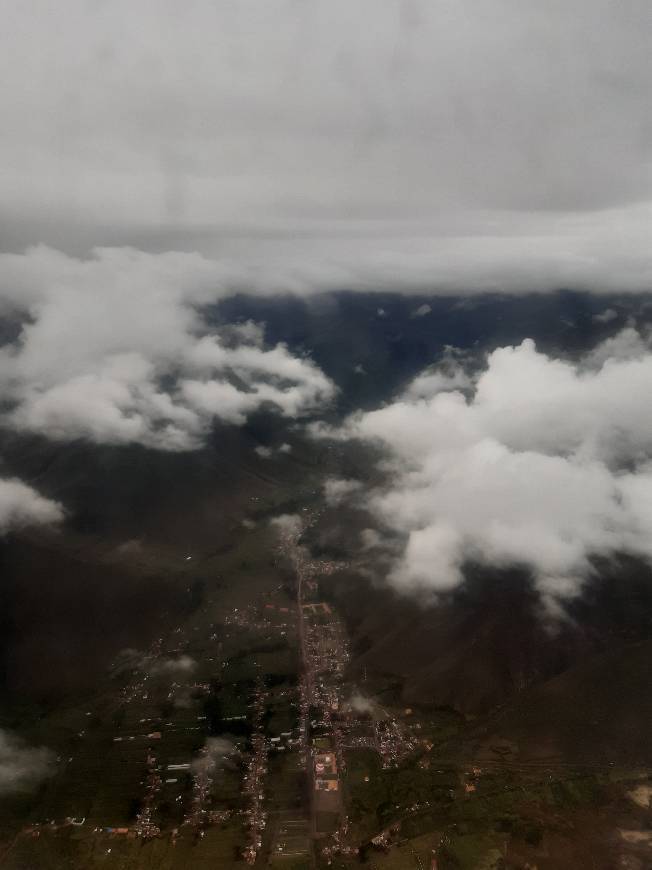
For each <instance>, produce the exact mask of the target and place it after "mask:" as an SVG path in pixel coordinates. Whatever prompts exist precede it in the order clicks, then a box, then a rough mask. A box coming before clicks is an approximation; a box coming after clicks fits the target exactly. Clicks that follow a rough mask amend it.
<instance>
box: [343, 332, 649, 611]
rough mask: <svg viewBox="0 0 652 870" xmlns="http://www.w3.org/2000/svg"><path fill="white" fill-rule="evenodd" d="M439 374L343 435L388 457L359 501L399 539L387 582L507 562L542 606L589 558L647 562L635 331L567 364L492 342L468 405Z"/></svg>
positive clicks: (643, 350) (641, 370) (411, 582)
mask: <svg viewBox="0 0 652 870" xmlns="http://www.w3.org/2000/svg"><path fill="white" fill-rule="evenodd" d="M428 377H430V378H431V379H432V378H433V377H434V375H432V374H431V375H429V376H428ZM460 377H461V376H460ZM419 380H420V381H421V382H422V383H423V381H424V379H423V378H421V379H419ZM448 380H449V382H450V385H449V390H444V391H441V390H440V391H435V392H431V393H430V394H428V393H427V392H426V393H424V391H422V390H415V388H414V385H412V387H411V388H410V389H408V391H407V392H406V394H405V396H403V397H402V398H400V399H399V400H398V401H396V402H395V403H393V404H391V405H389V406H387V407H384V408H382V409H380V410H377V411H373V412H370V413H365V414H358V415H356V416H354V417H353V418H351V419H350V420H349V422H348V424H347V426H346V429H345V434H348V435H353V436H355V437H361V438H365V439H372V440H376V441H379V442H380V443H382V444H383V445H385V446H386V447H388V448H389V449H390V451H391V455H392V456H393V464H392V470H393V477H392V485H391V486H390V487H389V488H388V489H386V490H384V491H377V492H375V493H374V494H373V497H372V499H371V505H372V509H373V510H374V511H375V512H376V514H377V516H378V517H379V518H380V519H381V520H382V521H383V522H384V523H385V524H386V525H387V526H388V527H390V528H392V529H393V530H395V531H397V532H399V533H400V534H401V535H402V536H404V540H405V547H404V551H403V553H402V555H401V557H400V558H399V559H398V561H397V562H396V563H395V565H394V568H393V571H392V574H391V577H392V580H393V581H394V582H395V583H396V584H397V585H399V586H400V587H402V588H413V589H418V588H423V589H429V590H434V591H436V592H442V591H446V590H450V589H452V588H454V587H456V586H457V585H459V584H460V583H461V582H462V581H463V565H464V563H465V562H466V561H468V560H477V561H480V562H482V563H485V564H488V565H493V566H508V565H514V564H517V565H523V566H526V567H528V568H530V569H531V570H532V572H533V573H534V575H535V578H536V582H537V584H538V586H539V588H540V589H541V591H542V593H543V594H544V596H546V598H547V600H548V602H549V603H551V602H553V601H554V600H556V599H558V598H559V597H560V596H561V597H563V596H565V595H570V594H573V593H574V592H576V591H577V590H578V589H579V588H580V586H581V584H582V582H583V581H584V580H585V578H586V577H587V575H588V574H590V571H591V561H590V560H591V556H593V555H604V556H608V555H610V554H613V553H616V552H619V551H626V552H630V553H634V554H637V555H640V556H643V557H644V558H647V559H650V560H652V537H651V536H650V530H651V529H652V407H651V406H650V402H649V390H650V384H651V383H652V352H651V351H650V349H649V348H648V346H647V343H646V342H645V341H644V339H643V338H642V337H641V336H640V335H638V334H637V333H636V332H635V331H634V330H631V329H628V330H625V331H624V332H623V333H621V334H620V335H618V336H617V337H615V338H614V339H612V340H610V341H609V342H607V343H605V345H604V346H602V347H600V348H598V349H597V350H596V351H595V352H594V353H593V354H591V355H590V356H589V357H587V358H586V359H585V360H583V361H582V362H581V363H579V364H574V363H570V362H567V361H563V360H559V359H552V358H550V357H548V356H546V355H544V354H542V353H539V352H538V351H537V350H536V348H535V345H534V343H533V342H532V341H531V340H526V341H524V342H523V343H522V344H521V345H519V346H518V347H504V348H499V349H497V350H495V351H494V352H493V353H491V354H490V355H489V357H488V359H487V364H486V368H485V369H484V370H483V371H481V372H480V373H479V374H478V375H477V377H476V379H475V383H474V386H473V388H472V392H471V395H470V397H468V398H467V395H468V394H467V395H465V394H463V393H461V392H459V390H457V389H455V387H456V386H457V379H456V378H455V377H454V376H450V377H449V378H448ZM417 383H418V381H417ZM442 383H443V379H442ZM439 386H440V387H441V384H440V385H439Z"/></svg>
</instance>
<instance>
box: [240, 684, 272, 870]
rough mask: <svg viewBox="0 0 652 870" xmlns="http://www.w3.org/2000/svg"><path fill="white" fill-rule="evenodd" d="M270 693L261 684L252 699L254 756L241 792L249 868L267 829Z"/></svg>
mask: <svg viewBox="0 0 652 870" xmlns="http://www.w3.org/2000/svg"><path fill="white" fill-rule="evenodd" d="M267 694H268V693H267V691H266V689H265V687H264V685H263V683H262V681H260V682H259V684H258V686H257V688H256V690H255V692H254V698H253V734H252V737H251V743H252V747H253V753H252V755H251V757H250V759H249V760H248V762H247V765H246V769H245V774H244V778H243V781H242V788H243V792H244V794H245V795H246V796H247V798H248V801H249V806H248V807H247V809H246V810H245V818H246V820H247V828H248V839H247V844H246V846H245V848H244V850H243V853H242V854H243V857H244V859H245V861H246V862H247V864H254V863H255V861H256V857H257V855H258V852H259V850H260V847H261V846H262V844H263V831H264V830H265V827H266V825H267V812H266V810H265V790H264V780H265V776H266V774H267V740H266V738H265V734H264V728H263V714H264V712H265V706H266V704H267Z"/></svg>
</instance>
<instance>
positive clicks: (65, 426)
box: [0, 248, 333, 450]
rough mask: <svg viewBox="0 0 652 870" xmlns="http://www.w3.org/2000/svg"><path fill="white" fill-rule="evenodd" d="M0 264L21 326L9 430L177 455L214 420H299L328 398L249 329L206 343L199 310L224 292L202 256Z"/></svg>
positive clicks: (0, 362)
mask: <svg viewBox="0 0 652 870" xmlns="http://www.w3.org/2000/svg"><path fill="white" fill-rule="evenodd" d="M0 260H1V262H0V275H1V277H0V307H1V308H2V309H4V312H5V314H6V315H8V316H14V317H17V318H19V319H20V320H21V321H22V331H21V333H20V335H19V337H18V338H17V340H16V341H15V342H13V343H12V344H9V345H6V346H5V347H4V348H3V349H2V350H0V387H1V388H2V392H3V395H4V396H5V397H6V398H7V399H9V400H10V402H11V403H12V410H11V411H10V412H9V413H8V414H7V415H5V420H4V422H5V423H8V424H9V425H12V426H14V427H16V428H18V429H24V430H28V431H35V432H42V433H45V434H47V435H48V436H49V437H52V438H61V439H67V438H77V437H83V438H88V439H90V440H93V441H96V442H99V443H111V444H125V443H140V444H144V445H146V446H149V447H155V448H159V449H164V450H186V449H191V448H193V447H197V446H198V445H200V444H201V442H202V439H203V438H204V436H205V434H206V432H207V430H208V429H209V427H210V424H211V421H212V420H213V419H218V420H223V421H225V422H229V423H235V424H241V423H243V422H244V421H245V420H246V418H247V415H248V414H250V413H251V412H252V411H255V410H257V409H259V408H261V407H264V406H269V407H271V408H273V409H275V410H276V411H278V412H279V413H280V414H283V415H285V416H288V417H296V416H298V415H300V414H302V413H304V412H306V411H308V410H310V409H311V408H314V407H317V406H321V405H323V403H325V402H327V401H328V399H329V398H330V397H331V396H332V394H333V386H332V384H331V383H330V382H329V381H328V379H327V378H326V377H325V376H324V375H323V374H322V372H321V371H320V370H319V369H318V368H317V367H316V366H315V365H314V363H312V362H311V361H310V360H308V359H297V358H295V357H293V356H292V355H291V354H290V353H289V351H288V350H287V348H286V347H284V346H283V345H277V346H276V347H273V348H269V349H266V348H265V347H264V342H263V333H262V330H261V329H260V328H259V327H257V326H256V325H254V324H245V325H242V326H238V327H231V328H227V329H225V330H222V332H221V333H220V334H217V335H216V334H209V333H208V331H207V327H206V326H205V324H204V322H203V320H202V317H201V313H200V309H201V307H202V306H203V305H206V304H208V303H209V302H211V301H215V300H216V299H218V298H219V297H220V295H221V293H222V290H221V288H220V283H219V278H220V275H219V270H217V267H216V265H215V264H214V263H210V262H208V261H206V260H205V259H204V258H202V257H201V256H199V255H188V254H166V255H149V254H143V253H138V252H135V251H133V250H128V249H121V250H110V251H109V250H100V251H97V252H95V254H94V256H93V257H92V258H91V259H88V260H78V259H75V258H71V257H66V256H64V255H62V254H59V253H57V252H54V251H52V250H50V249H46V248H38V249H34V250H31V251H29V252H28V253H27V254H25V255H4V256H0Z"/></svg>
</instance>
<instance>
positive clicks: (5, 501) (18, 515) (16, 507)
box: [0, 479, 63, 534]
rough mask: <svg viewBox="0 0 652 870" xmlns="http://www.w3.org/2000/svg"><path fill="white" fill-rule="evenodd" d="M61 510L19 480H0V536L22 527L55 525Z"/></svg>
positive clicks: (58, 506) (59, 506)
mask: <svg viewBox="0 0 652 870" xmlns="http://www.w3.org/2000/svg"><path fill="white" fill-rule="evenodd" d="M62 519H63V508H62V506H61V505H60V504H59V503H58V502H55V501H52V500H50V499H48V498H44V497H43V496H42V495H39V493H38V492H36V491H35V490H34V489H32V487H31V486H27V484H25V483H22V482H21V481H20V480H2V479H0V534H3V533H4V532H7V531H9V530H10V529H14V528H20V527H22V526H31V525H43V524H48V523H57V522H60V521H61V520H62Z"/></svg>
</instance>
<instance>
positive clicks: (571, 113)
mask: <svg viewBox="0 0 652 870" xmlns="http://www.w3.org/2000/svg"><path fill="white" fill-rule="evenodd" d="M0 11H1V13H2V21H3V27H2V33H1V35H0V43H1V44H0V91H1V94H2V108H3V124H2V126H3V134H2V137H1V139H0V166H1V167H2V169H1V172H0V229H2V237H3V242H2V244H3V246H4V249H5V250H20V249H22V248H23V247H24V246H25V245H28V244H34V243H38V242H46V243H48V244H51V245H54V246H58V247H61V248H63V249H65V250H67V251H70V252H73V253H80V252H84V251H85V250H87V249H88V248H89V247H91V246H93V245H98V244H99V245H106V244H109V245H113V244H131V245H134V246H136V247H141V248H148V249H152V250H161V249H168V248H169V249H174V248H182V249H195V248H197V249H199V250H201V251H202V252H203V253H204V254H206V255H207V256H209V257H215V256H228V257H229V258H231V259H232V260H234V261H237V262H240V261H241V262H242V263H243V264H246V265H247V266H248V267H249V268H250V267H251V264H252V263H253V264H254V265H256V264H258V265H259V264H260V263H266V264H269V263H272V264H274V263H275V264H276V266H277V270H278V283H279V284H283V282H284V281H285V280H286V279H287V276H288V274H293V273H296V272H297V271H299V272H300V273H301V275H302V278H301V281H305V283H311V282H312V283H313V284H316V285H319V286H322V285H326V286H328V285H329V284H330V283H334V284H338V283H346V282H347V281H349V283H353V284H356V282H359V283H361V284H363V285H364V284H366V283H374V282H377V281H380V282H381V283H383V282H388V283H391V282H397V283H399V284H400V283H401V281H403V280H404V281H405V283H406V284H409V283H410V282H416V283H419V284H423V283H428V281H430V280H431V281H432V282H433V284H438V283H439V284H441V285H442V286H444V287H448V288H450V287H453V288H457V287H458V286H465V285H473V284H474V282H476V283H480V284H482V283H483V281H484V282H485V283H486V284H487V285H488V286H491V287H493V286H499V285H500V284H502V283H505V284H506V285H507V286H512V285H513V286H522V285H524V284H525V285H527V284H528V283H530V282H531V284H532V285H533V286H534V287H537V288H538V287H539V286H547V285H551V286H552V285H555V284H559V283H567V284H572V283H575V284H577V285H578V286H589V285H592V284H596V283H597V284H598V285H604V286H605V287H611V286H614V287H616V288H617V287H618V286H624V287H625V289H629V288H631V289H640V288H646V287H649V286H650V283H651V279H652V258H651V256H650V253H649V248H650V244H649V241H650V227H651V226H652V222H651V218H652V162H651V151H650V146H651V143H652V114H651V112H650V106H651V105H652V61H651V60H650V58H651V56H652V52H651V51H650V49H651V47H652V4H650V3H649V2H647V0H624V2H618V3H617V2H607V0H545V2H540V0H536V2H534V0H320V2H315V0H256V2H251V0H187V2H184V3H180V2H178V0H85V2H83V0H66V2H65V3H61V2H54V0H52V2H49V0H48V2H46V0H27V2H22V3H16V2H15V0H0ZM272 271H273V270H272ZM306 275H307V277H305V276H306ZM487 275H489V277H487ZM598 289H600V287H598Z"/></svg>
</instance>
